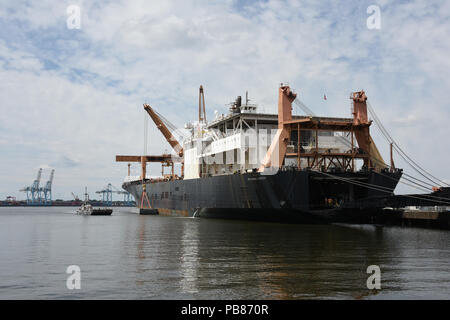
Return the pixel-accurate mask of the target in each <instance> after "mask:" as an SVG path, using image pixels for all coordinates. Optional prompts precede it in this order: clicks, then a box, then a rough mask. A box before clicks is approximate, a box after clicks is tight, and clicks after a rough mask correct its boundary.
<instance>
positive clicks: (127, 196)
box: [95, 183, 134, 207]
mask: <svg viewBox="0 0 450 320" xmlns="http://www.w3.org/2000/svg"><path fill="white" fill-rule="evenodd" d="M95 193H98V194H101V197H102V202H103V204H104V205H105V206H109V207H110V206H112V205H113V199H112V195H113V193H116V194H122V195H123V204H124V205H125V206H134V200H133V197H132V195H131V193H129V192H127V191H122V190H119V189H118V188H116V187H114V186H113V185H112V184H111V183H108V185H107V186H106V187H104V188H103V189H102V190H98V191H96V192H95Z"/></svg>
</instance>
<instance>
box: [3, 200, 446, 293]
mask: <svg viewBox="0 0 450 320" xmlns="http://www.w3.org/2000/svg"><path fill="white" fill-rule="evenodd" d="M58 209H59V208H54V209H52V210H53V211H50V212H47V211H44V209H39V210H38V209H36V211H33V214H32V215H31V214H29V213H26V211H25V212H23V211H20V210H18V211H15V212H16V213H15V214H2V212H5V211H2V210H0V241H2V243H4V244H8V245H7V246H4V247H3V248H2V250H1V251H0V280H1V282H0V298H20V299H24V298H49V297H50V298H91V299H92V298H93V299H116V298H117V299H119V298H121V299H310V298H332V299H336V298H337V299H342V298H343V299H384V298H400V299H405V298H406V299H407V298H436V299H440V298H444V299H448V298H450V269H449V267H448V260H449V258H450V249H449V248H448V243H450V233H449V232H447V231H437V230H425V229H402V228H391V227H390V228H386V227H374V226H348V225H328V226H315V225H286V224H272V223H255V222H244V221H225V220H208V219H190V218H172V217H157V216H156V217H155V216H139V215H136V214H132V213H129V212H122V211H120V210H115V211H114V215H113V216H111V217H106V218H102V217H80V216H74V215H72V214H64V213H61V212H58V211H57V210H58ZM9 210H11V209H9ZM28 210H29V209H28ZM47 210H48V209H47ZM71 264H77V265H80V267H81V269H82V274H83V275H82V279H83V280H82V281H83V282H82V291H81V292H68V291H67V289H66V287H65V279H66V274H65V270H66V267H67V266H68V265H71ZM369 265H379V266H380V268H381V272H382V289H381V291H380V292H378V293H377V292H373V291H370V290H368V289H367V287H366V281H367V278H368V276H369V275H368V274H367V273H366V269H367V267H368V266H369Z"/></svg>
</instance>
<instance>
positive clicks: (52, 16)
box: [0, 0, 450, 199]
mask: <svg viewBox="0 0 450 320" xmlns="http://www.w3.org/2000/svg"><path fill="white" fill-rule="evenodd" d="M73 5H75V6H77V7H78V8H79V9H80V19H79V22H80V24H79V28H71V27H72V26H74V25H76V22H77V20H74V19H73V17H72V14H73V11H71V10H69V13H68V8H69V7H70V6H73ZM371 5H375V6H378V8H379V9H380V11H379V12H380V16H379V17H380V19H379V22H380V24H379V29H374V28H369V27H368V22H367V20H368V19H370V17H371V16H372V15H373V12H372V11H368V7H369V6H371ZM368 12H369V13H368ZM68 20H69V22H68ZM449 52H450V2H449V1H433V2H430V1H419V0H416V1H386V0H380V1H375V0H370V1H358V2H353V1H352V2H350V1H317V0H311V1H294V0H287V1H281V0H277V1H250V0H247V1H238V0H222V1H214V0H213V1H211V0H208V1H200V0H194V1H186V0H182V1H148V0H145V1H144V0H133V1H107V0H104V1H81V0H79V1H77V0H70V1H65V0H63V1H62V0H41V1H25V0H24V1H20V0H18V1H2V2H1V3H0V81H1V85H0V199H5V198H6V197H7V196H16V197H17V198H18V199H25V194H24V193H21V192H19V189H21V188H22V187H24V186H28V185H31V183H32V182H33V180H34V179H35V178H36V174H37V171H38V169H39V168H43V169H44V172H43V177H42V181H43V182H45V181H46V180H47V179H48V176H49V174H50V169H51V168H54V169H55V178H54V184H53V198H54V199H56V198H62V199H70V198H71V192H74V193H75V194H77V195H80V196H81V195H82V193H83V192H84V187H85V186H87V187H88V190H89V192H90V193H91V198H93V196H94V191H96V190H100V189H102V188H103V187H105V186H106V185H107V184H108V183H112V184H113V185H114V186H116V187H118V188H120V186H121V184H122V181H123V179H124V177H125V176H126V174H127V165H126V163H116V162H115V155H116V154H136V155H138V154H142V152H143V150H144V134H143V133H144V125H145V120H144V119H145V117H146V116H145V114H144V111H143V108H142V104H143V103H149V104H150V105H152V106H153V107H154V108H155V109H156V110H158V112H160V113H161V114H163V115H164V116H165V117H166V118H168V119H169V120H170V121H171V122H172V123H174V124H175V125H177V126H183V125H184V123H186V122H188V121H191V120H195V119H196V117H197V113H198V87H199V86H200V85H203V87H204V89H205V99H206V108H207V115H208V118H209V119H211V118H212V117H213V115H214V111H215V110H218V111H219V112H220V113H226V112H227V110H228V107H227V104H228V103H229V102H231V101H233V100H234V99H235V97H236V96H238V95H242V96H243V95H245V91H246V90H248V92H249V97H250V99H251V101H252V102H253V103H257V104H258V105H259V107H260V111H263V112H271V113H276V103H277V98H278V96H277V95H278V93H277V91H278V86H279V84H280V83H288V84H289V85H290V86H291V87H292V88H293V89H294V90H295V92H296V93H297V94H298V97H299V98H300V99H301V100H302V101H303V102H304V103H305V104H306V105H307V106H308V107H309V108H310V109H312V110H313V111H314V113H315V114H317V115H324V116H325V115H326V116H339V117H350V106H351V104H350V99H349V95H350V93H351V92H353V91H359V90H361V89H364V90H365V91H366V94H367V96H368V98H369V101H370V103H371V105H372V107H373V108H374V109H375V110H376V113H377V115H378V117H379V118H380V119H381V120H382V122H383V124H384V126H385V127H386V129H387V130H388V131H389V132H390V134H391V136H392V137H393V138H394V139H395V140H396V141H397V143H398V144H399V145H400V146H401V147H402V148H403V149H404V150H406V152H407V154H408V155H409V156H410V157H411V158H413V159H414V160H416V162H418V163H419V164H420V165H421V166H422V167H424V168H425V169H427V170H428V171H430V172H431V173H432V174H434V175H435V176H438V177H439V178H441V179H445V181H447V182H450V166H448V159H449V158H450V151H449V148H448V141H447V139H448V138H449V137H450V126H449V120H450V108H449V100H448V98H447V96H446V94H447V93H448V92H449V90H450V78H449V76H448V75H449V74H450V59H449V58H448V53H449ZM324 94H325V95H326V97H327V100H324V99H323V96H324ZM298 113H299V114H300V112H298ZM148 126H149V129H148V132H149V138H148V148H147V150H148V153H149V154H160V153H162V152H164V151H170V146H169V145H168V144H167V142H165V141H164V139H163V137H162V135H161V134H160V133H159V132H158V131H157V129H156V128H155V127H154V126H153V125H152V123H151V121H149V124H148ZM372 132H373V136H374V139H375V141H376V142H377V145H378V147H379V149H380V151H381V153H382V154H383V156H384V157H385V159H388V157H389V146H388V145H387V143H386V141H385V140H384V139H383V137H381V136H380V135H379V134H378V132H377V130H372ZM396 165H397V167H403V168H404V169H405V172H408V173H410V174H411V173H413V171H412V170H410V169H409V167H407V165H406V164H404V163H402V161H401V159H398V157H397V158H396ZM148 170H149V174H154V175H157V174H158V173H159V171H160V168H159V165H156V164H152V165H151V166H150V167H149V169H148ZM132 175H139V165H137V164H136V165H134V166H132ZM398 191H399V192H415V191H416V190H409V189H408V188H406V189H405V187H400V188H399V189H398ZM96 198H97V196H96Z"/></svg>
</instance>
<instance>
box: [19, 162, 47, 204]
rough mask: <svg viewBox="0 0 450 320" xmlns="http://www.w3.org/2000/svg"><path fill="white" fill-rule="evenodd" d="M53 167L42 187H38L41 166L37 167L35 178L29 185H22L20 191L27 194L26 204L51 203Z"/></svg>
mask: <svg viewBox="0 0 450 320" xmlns="http://www.w3.org/2000/svg"><path fill="white" fill-rule="evenodd" d="M54 174H55V169H52V172H51V173H50V178H49V180H48V181H47V183H46V184H45V186H44V187H40V182H41V176H42V168H39V171H38V174H37V177H36V180H34V181H33V183H32V184H31V186H27V187H24V188H22V189H20V191H22V192H25V193H26V195H27V205H32V206H51V205H52V184H53V176H54Z"/></svg>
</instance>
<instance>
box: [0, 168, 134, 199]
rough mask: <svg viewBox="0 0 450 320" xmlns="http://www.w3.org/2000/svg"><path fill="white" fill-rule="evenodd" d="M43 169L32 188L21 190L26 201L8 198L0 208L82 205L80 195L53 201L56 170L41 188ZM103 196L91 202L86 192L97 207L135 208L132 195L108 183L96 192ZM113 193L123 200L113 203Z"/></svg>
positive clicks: (40, 170) (27, 187)
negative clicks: (71, 198) (70, 198)
mask: <svg viewBox="0 0 450 320" xmlns="http://www.w3.org/2000/svg"><path fill="white" fill-rule="evenodd" d="M42 171H43V170H42V168H39V171H38V174H37V177H36V179H35V180H34V181H33V183H32V184H31V185H30V186H26V187H24V188H22V189H20V191H21V192H25V194H26V196H27V199H26V200H16V198H15V197H12V196H8V197H7V198H6V199H5V200H4V201H0V206H79V205H81V204H82V200H80V198H79V197H78V195H76V194H74V193H73V192H72V193H71V194H72V196H73V198H74V200H69V201H67V200H61V199H57V200H55V201H54V200H53V199H52V185H53V177H54V175H55V170H54V169H52V170H51V173H50V177H49V179H48V181H47V182H46V183H45V185H43V186H41V178H42ZM96 193H98V194H100V195H101V199H100V200H89V199H88V198H89V197H88V194H87V190H85V197H87V198H86V199H88V201H89V202H90V203H91V204H92V205H95V206H108V207H111V206H131V207H132V206H135V201H134V198H133V196H132V195H131V193H129V192H127V191H123V190H120V189H119V188H116V187H115V186H113V185H112V184H111V183H108V185H107V186H106V187H104V188H103V189H101V190H99V191H96ZM113 193H115V194H119V195H123V201H122V200H116V201H113Z"/></svg>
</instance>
